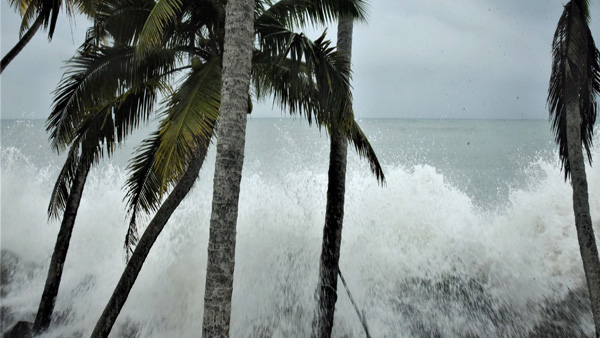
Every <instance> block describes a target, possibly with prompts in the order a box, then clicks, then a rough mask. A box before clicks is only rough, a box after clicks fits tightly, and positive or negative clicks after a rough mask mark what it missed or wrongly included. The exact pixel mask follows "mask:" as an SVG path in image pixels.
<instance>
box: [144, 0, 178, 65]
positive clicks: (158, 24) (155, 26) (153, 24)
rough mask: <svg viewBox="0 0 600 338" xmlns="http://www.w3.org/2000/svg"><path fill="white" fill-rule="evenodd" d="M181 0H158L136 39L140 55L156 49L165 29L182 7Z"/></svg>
mask: <svg viewBox="0 0 600 338" xmlns="http://www.w3.org/2000/svg"><path fill="white" fill-rule="evenodd" d="M182 5H183V4H182V2H181V0H158V1H157V2H156V4H155V5H154V7H153V8H152V11H151V12H150V14H149V15H148V17H147V19H146V22H145V24H144V27H143V28H142V31H141V33H140V35H139V37H138V43H137V51H138V52H139V53H141V54H142V55H143V54H144V53H146V52H147V51H149V50H151V49H153V48H155V47H157V46H158V45H159V44H160V42H161V41H162V39H163V31H164V29H165V27H166V26H167V25H168V24H169V23H172V22H174V21H175V19H176V18H177V15H178V13H179V12H180V11H181V7H182Z"/></svg>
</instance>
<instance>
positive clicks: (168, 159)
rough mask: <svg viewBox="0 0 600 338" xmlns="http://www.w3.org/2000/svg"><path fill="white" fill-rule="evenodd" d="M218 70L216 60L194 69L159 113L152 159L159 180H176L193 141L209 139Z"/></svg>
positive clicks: (215, 111)
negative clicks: (156, 145)
mask: <svg viewBox="0 0 600 338" xmlns="http://www.w3.org/2000/svg"><path fill="white" fill-rule="evenodd" d="M220 67H221V65H220V59H219V58H215V59H212V60H210V61H209V62H206V63H204V64H201V65H197V67H194V68H193V70H192V72H191V73H190V74H189V76H188V78H187V79H186V80H185V81H184V82H183V83H182V85H181V87H180V88H179V89H178V90H177V92H176V93H175V94H174V95H173V97H172V98H171V100H170V102H169V104H168V106H167V108H166V110H165V111H164V112H163V114H164V115H165V118H164V120H163V122H162V123H161V126H160V130H161V131H160V137H161V145H160V147H159V148H158V150H157V155H156V156H157V161H156V171H157V174H158V175H160V176H161V177H170V176H171V175H174V176H175V177H180V176H181V175H182V174H183V172H184V169H185V166H186V163H187V161H188V159H189V157H190V155H191V154H192V150H193V147H194V142H195V140H196V139H197V138H203V139H210V138H211V136H212V133H213V128H214V123H215V121H216V119H217V117H218V115H219V105H220V95H221V93H220V91H221V68H220Z"/></svg>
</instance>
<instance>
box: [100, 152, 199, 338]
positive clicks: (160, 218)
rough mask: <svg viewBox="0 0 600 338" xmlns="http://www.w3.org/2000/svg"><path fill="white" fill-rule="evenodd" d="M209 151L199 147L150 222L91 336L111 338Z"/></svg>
mask: <svg viewBox="0 0 600 338" xmlns="http://www.w3.org/2000/svg"><path fill="white" fill-rule="evenodd" d="M206 152H207V147H206V146H201V147H200V148H199V149H198V151H197V153H196V154H195V155H194V157H193V158H192V160H191V162H190V164H189V166H188V168H187V169H186V171H185V173H184V174H183V176H182V177H181V180H180V181H179V182H178V183H177V185H176V186H175V188H174V189H173V191H172V192H171V193H170V194H169V197H168V198H167V199H166V200H165V202H164V203H163V204H162V205H161V207H160V208H159V209H158V211H157V212H156V215H155V216H154V218H153V219H152V221H151V222H150V224H148V228H146V231H144V234H143V235H142V238H141V239H140V241H139V243H138V244H137V246H136V247H135V250H134V252H133V255H132V256H131V259H129V262H128V263H127V266H126V267H125V271H123V274H122V275H121V279H119V283H118V284H117V287H116V288H115V291H113V294H112V296H111V297H110V300H109V301H108V304H106V307H105V308H104V312H102V316H101V317H100V319H99V320H98V322H97V323H96V327H95V328H94V332H92V335H91V337H94V338H97V337H108V334H109V333H110V331H111V329H112V327H113V325H114V324H115V321H116V320H117V317H118V316H119V313H120V312H121V309H122V308H123V305H125V301H126V300H127V297H128V296H129V292H130V291H131V289H132V288H133V284H134V283H135V280H136V279H137V276H138V275H139V273H140V271H141V270H142V266H143V264H144V262H145V261H146V258H147V257H148V254H149V253H150V249H151V248H152V246H153V245H154V242H156V239H157V238H158V236H159V235H160V233H161V232H162V230H163V229H164V227H165V225H166V224H167V221H168V220H169V218H170V217H171V215H172V214H173V212H174V211H175V209H177V207H178V206H179V204H180V203H181V201H182V200H183V199H184V198H185V196H186V195H187V194H188V192H189V191H190V189H191V188H192V186H193V185H194V182H195V181H196V178H197V177H198V173H199V172H200V168H202V163H204V159H205V158H206Z"/></svg>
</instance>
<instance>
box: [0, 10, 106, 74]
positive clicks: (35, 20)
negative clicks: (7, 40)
mask: <svg viewBox="0 0 600 338" xmlns="http://www.w3.org/2000/svg"><path fill="white" fill-rule="evenodd" d="M94 2H95V0H75V1H64V2H63V1H61V0H9V3H10V5H11V6H12V7H14V8H15V9H17V10H18V11H19V14H21V16H22V20H21V28H20V30H19V36H20V39H19V41H17V43H16V44H15V46H14V47H13V48H11V50H10V51H8V53H6V55H5V56H4V57H3V58H2V61H0V74H2V72H4V69H5V68H6V67H7V66H8V65H9V64H10V62H11V61H12V60H13V59H14V58H15V57H16V56H17V55H18V54H19V53H20V52H21V51H22V50H23V48H25V46H26V45H27V44H28V43H29V41H31V39H32V38H33V36H34V35H35V34H36V33H37V31H38V30H39V29H40V28H41V27H44V28H45V29H47V30H48V40H52V36H53V35H54V30H55V28H56V22H57V20H58V14H59V12H60V10H61V8H62V7H65V8H64V10H65V12H66V13H67V15H68V16H71V17H72V16H73V15H74V14H75V13H80V14H85V15H87V16H88V17H91V16H93V14H94Z"/></svg>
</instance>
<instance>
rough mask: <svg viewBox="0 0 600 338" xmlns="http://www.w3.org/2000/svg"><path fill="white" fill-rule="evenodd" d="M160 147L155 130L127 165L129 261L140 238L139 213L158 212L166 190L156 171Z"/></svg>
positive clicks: (127, 240)
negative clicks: (157, 153)
mask: <svg viewBox="0 0 600 338" xmlns="http://www.w3.org/2000/svg"><path fill="white" fill-rule="evenodd" d="M159 146H160V135H159V132H158V131H156V132H154V133H153V134H152V136H151V137H150V138H148V139H146V140H144V141H143V142H142V144H141V145H140V146H139V147H138V148H137V149H136V153H137V154H136V155H135V157H133V158H132V159H131V161H130V163H129V166H128V170H129V171H130V172H131V173H130V175H129V178H128V179H127V182H126V184H125V189H126V191H127V193H126V198H127V208H128V209H129V213H130V221H129V228H128V230H127V235H126V236H125V252H126V256H127V259H128V260H129V257H131V255H132V254H133V249H134V248H135V245H136V244H137V241H138V239H139V237H138V226H137V223H138V215H139V214H140V213H141V212H144V213H150V212H154V211H156V209H157V208H158V206H159V204H160V201H161V200H162V197H163V195H162V193H161V192H162V191H164V189H163V188H162V186H163V185H164V184H165V183H163V182H161V180H160V179H159V177H158V176H157V175H156V173H155V163H156V151H157V150H158V147H159Z"/></svg>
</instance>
